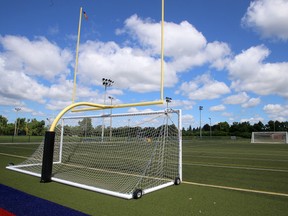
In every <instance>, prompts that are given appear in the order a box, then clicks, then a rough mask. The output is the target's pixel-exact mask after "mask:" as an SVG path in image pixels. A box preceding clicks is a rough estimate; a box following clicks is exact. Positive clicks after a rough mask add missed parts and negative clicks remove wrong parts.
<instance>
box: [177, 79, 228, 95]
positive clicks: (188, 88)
mask: <svg viewBox="0 0 288 216" xmlns="http://www.w3.org/2000/svg"><path fill="white" fill-rule="evenodd" d="M179 92H181V93H182V94H183V95H187V96H188V97H189V99H191V100H207V99H216V98H219V97H221V96H222V95H224V94H227V93H229V92H230V89H229V88H228V86H227V85H226V84H225V83H224V82H219V81H217V80H214V79H213V78H212V77H211V76H210V75H209V74H204V75H202V76H198V77H196V78H195V79H194V80H192V81H190V82H184V83H182V85H181V86H180V90H179Z"/></svg>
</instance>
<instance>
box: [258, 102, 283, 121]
mask: <svg viewBox="0 0 288 216" xmlns="http://www.w3.org/2000/svg"><path fill="white" fill-rule="evenodd" d="M263 110H264V112H265V113H266V114H267V115H268V116H269V118H270V119H272V120H278V121H287V119H288V105H282V104H267V105H266V106H264V107H263Z"/></svg>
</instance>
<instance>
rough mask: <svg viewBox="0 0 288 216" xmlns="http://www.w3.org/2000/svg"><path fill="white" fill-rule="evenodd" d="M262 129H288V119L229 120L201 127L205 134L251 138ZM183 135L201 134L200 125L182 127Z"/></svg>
mask: <svg viewBox="0 0 288 216" xmlns="http://www.w3.org/2000/svg"><path fill="white" fill-rule="evenodd" d="M260 131H288V121H285V122H280V121H272V120H270V121H268V122H267V124H263V123H262V122H261V121H259V122H258V123H255V124H253V125H252V124H250V122H248V121H247V122H233V124H231V125H229V124H228V122H219V123H218V124H215V125H211V126H210V125H209V124H205V125H204V126H203V127H202V128H201V132H202V135H203V136H210V135H211V136H239V137H243V138H251V133H252V132H260ZM182 135H183V136H199V135H200V127H196V128H192V126H191V125H190V126H189V127H188V128H187V129H185V128H183V129H182Z"/></svg>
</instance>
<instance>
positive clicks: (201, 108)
mask: <svg viewBox="0 0 288 216" xmlns="http://www.w3.org/2000/svg"><path fill="white" fill-rule="evenodd" d="M202 110H203V106H199V111H200V139H202V126H201V111H202Z"/></svg>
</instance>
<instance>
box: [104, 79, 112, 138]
mask: <svg viewBox="0 0 288 216" xmlns="http://www.w3.org/2000/svg"><path fill="white" fill-rule="evenodd" d="M113 83H114V81H113V80H111V79H106V78H102V84H103V86H104V89H105V93H104V105H106V94H107V87H110V86H112V85H113ZM104 114H105V113H104V110H103V115H104ZM103 139H104V116H103V117H102V134H101V140H102V142H103Z"/></svg>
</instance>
